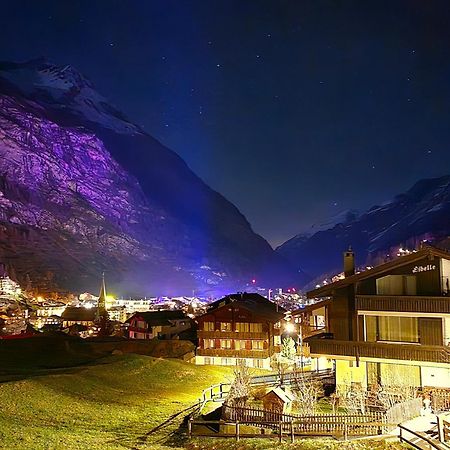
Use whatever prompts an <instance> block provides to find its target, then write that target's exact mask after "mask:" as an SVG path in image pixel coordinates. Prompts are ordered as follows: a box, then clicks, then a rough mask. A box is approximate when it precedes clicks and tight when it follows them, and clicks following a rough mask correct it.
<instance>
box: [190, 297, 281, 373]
mask: <svg viewBox="0 0 450 450" xmlns="http://www.w3.org/2000/svg"><path fill="white" fill-rule="evenodd" d="M284 313H285V311H284V309H283V308H280V307H278V306H277V305H276V304H275V303H273V302H271V301H269V300H268V299H267V298H265V297H263V296H261V295H259V294H255V293H245V292H244V293H237V294H232V295H228V296H226V297H224V298H222V299H220V300H218V301H216V302H214V303H212V304H211V305H210V306H209V309H208V311H207V312H206V314H203V315H202V316H200V317H198V318H197V320H198V331H197V337H198V347H197V351H196V357H195V362H196V364H213V365H223V366H234V365H236V364H239V363H240V362H242V363H244V364H245V365H247V366H248V367H257V368H261V369H270V363H271V357H272V355H274V353H276V352H279V351H280V345H281V330H282V323H283V321H284Z"/></svg>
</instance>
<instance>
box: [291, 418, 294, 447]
mask: <svg viewBox="0 0 450 450" xmlns="http://www.w3.org/2000/svg"><path fill="white" fill-rule="evenodd" d="M294 441H295V436H294V421H293V419H291V442H292V443H294Z"/></svg>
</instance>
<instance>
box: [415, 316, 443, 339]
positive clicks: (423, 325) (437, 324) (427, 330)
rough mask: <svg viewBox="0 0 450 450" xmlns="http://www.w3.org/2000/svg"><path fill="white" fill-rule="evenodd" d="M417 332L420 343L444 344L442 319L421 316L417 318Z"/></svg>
mask: <svg viewBox="0 0 450 450" xmlns="http://www.w3.org/2000/svg"><path fill="white" fill-rule="evenodd" d="M419 333H420V343H421V344H422V345H444V336H443V332H442V319H439V318H430V317H421V318H420V319H419Z"/></svg>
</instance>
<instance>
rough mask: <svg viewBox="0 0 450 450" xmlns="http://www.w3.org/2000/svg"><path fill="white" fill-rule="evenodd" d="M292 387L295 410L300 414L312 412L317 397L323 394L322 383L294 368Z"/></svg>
mask: <svg viewBox="0 0 450 450" xmlns="http://www.w3.org/2000/svg"><path fill="white" fill-rule="evenodd" d="M293 389H294V393H295V396H296V401H295V406H296V409H297V411H298V412H299V413H300V414H302V415H307V414H314V412H315V410H316V407H317V402H318V400H319V397H320V396H322V395H323V386H322V383H321V382H320V381H317V380H314V379H313V378H310V377H306V376H305V375H304V373H303V372H302V371H299V370H295V371H294V383H293Z"/></svg>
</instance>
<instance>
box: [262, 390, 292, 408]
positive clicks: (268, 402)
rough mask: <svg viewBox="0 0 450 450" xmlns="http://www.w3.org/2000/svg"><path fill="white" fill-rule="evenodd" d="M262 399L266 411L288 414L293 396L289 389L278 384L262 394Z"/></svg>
mask: <svg viewBox="0 0 450 450" xmlns="http://www.w3.org/2000/svg"><path fill="white" fill-rule="evenodd" d="M262 400H263V406H264V409H265V410H266V411H270V412H272V413H276V414H289V413H290V412H291V408H292V402H293V401H294V400H295V397H294V395H293V394H292V392H290V391H289V390H287V389H283V388H282V387H280V386H278V387H276V388H273V389H271V390H270V391H269V392H268V393H267V394H266V395H264V397H263V399H262Z"/></svg>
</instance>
